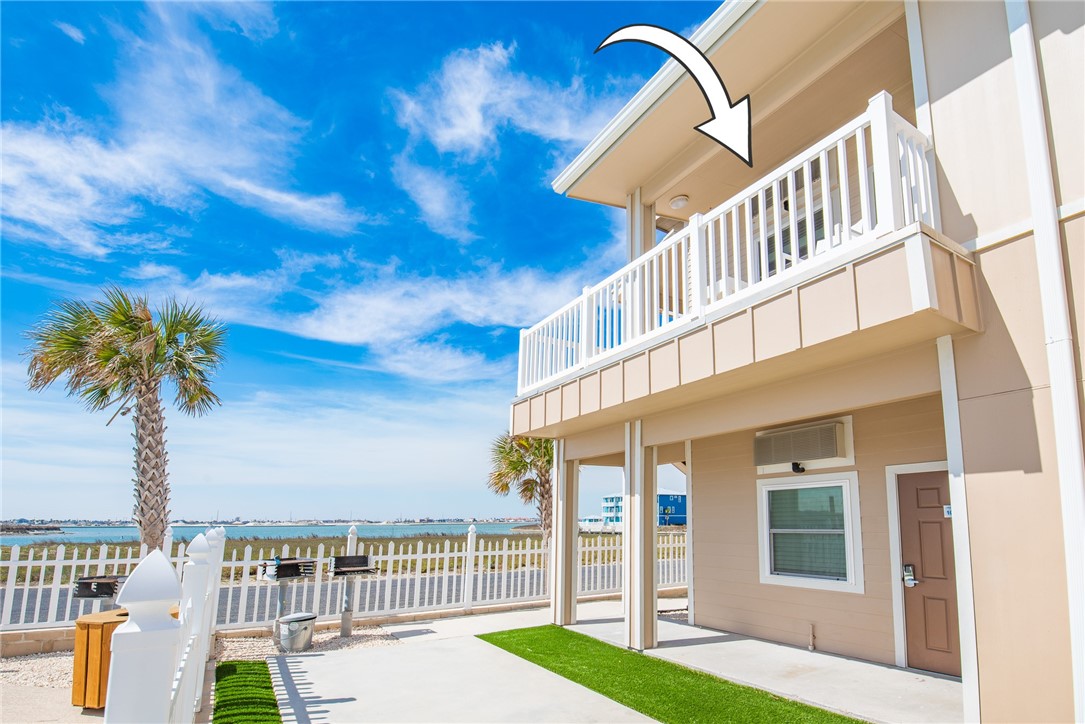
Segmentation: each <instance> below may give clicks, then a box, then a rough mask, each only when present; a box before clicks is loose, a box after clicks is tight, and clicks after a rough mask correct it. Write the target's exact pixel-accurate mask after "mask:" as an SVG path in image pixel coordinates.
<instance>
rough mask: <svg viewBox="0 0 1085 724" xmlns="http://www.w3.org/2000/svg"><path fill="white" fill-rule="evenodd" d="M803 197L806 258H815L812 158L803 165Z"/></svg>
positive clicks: (815, 233) (815, 231) (815, 234)
mask: <svg viewBox="0 0 1085 724" xmlns="http://www.w3.org/2000/svg"><path fill="white" fill-rule="evenodd" d="M802 197H803V216H804V218H805V222H806V258H807V259H813V258H814V252H815V251H816V250H817V239H816V238H815V237H817V230H816V229H815V228H814V227H815V224H814V162H813V161H812V160H809V161H806V162H805V163H803V165H802ZM823 218H824V217H823ZM800 258H801V257H800Z"/></svg>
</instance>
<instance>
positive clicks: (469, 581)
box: [463, 525, 475, 611]
mask: <svg viewBox="0 0 1085 724" xmlns="http://www.w3.org/2000/svg"><path fill="white" fill-rule="evenodd" d="M474 589H475V526H473V525H472V526H471V527H470V528H468V529H467V550H466V551H465V552H464V556H463V610H464V611H470V610H471V604H472V602H473V601H474V598H475V591H474Z"/></svg>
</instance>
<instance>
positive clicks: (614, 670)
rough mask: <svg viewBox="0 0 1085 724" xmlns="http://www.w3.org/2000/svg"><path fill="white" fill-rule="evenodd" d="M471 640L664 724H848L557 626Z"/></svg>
mask: <svg viewBox="0 0 1085 724" xmlns="http://www.w3.org/2000/svg"><path fill="white" fill-rule="evenodd" d="M479 638H480V639H482V640H483V641H488V642H489V643H491V644H493V645H494V646H498V647H500V648H502V649H505V650H506V651H508V652H509V653H513V654H516V655H517V656H519V657H521V658H523V659H527V660H528V661H530V662H532V663H533V664H537V665H539V666H541V667H543V668H544V669H549V670H550V671H553V672H554V673H555V674H559V675H561V676H564V677H565V678H566V679H569V680H571V681H575V682H576V683H578V684H581V685H582V686H586V687H587V688H589V689H592V690H594V691H597V692H599V693H600V694H602V695H603V696H606V697H608V698H610V699H613V700H614V701H616V702H618V703H620V704H624V705H625V706H628V707H629V708H630V709H635V710H637V711H639V712H640V713H641V714H645V715H647V716H650V717H652V718H653V719H656V720H658V721H661V722H665V723H670V722H675V723H676V724H678V723H681V724H685V723H686V722H853V721H855V720H854V719H849V718H848V717H845V716H841V715H839V714H834V713H833V712H829V711H825V710H824V709H818V708H816V707H813V706H809V705H807V704H801V703H799V702H797V701H791V700H790V699H783V698H781V697H779V696H775V695H773V694H769V693H768V692H765V691H761V690H760V689H753V688H750V687H748V686H740V685H739V684H734V683H732V682H730V681H724V680H723V679H720V678H717V677H715V676H711V675H709V674H705V673H702V672H700V671H694V670H692V669H687V668H686V667H684V666H679V665H678V664H674V663H671V662H670V661H663V660H662V659H656V658H653V657H651V656H645V655H644V654H641V653H638V652H636V651H629V650H626V649H621V648H618V647H617V646H612V645H610V644H608V643H604V642H602V641H599V640H598V639H593V638H591V637H590V636H585V635H583V634H579V633H576V632H575V631H570V630H569V629H566V628H561V627H560V626H536V627H534V628H522V629H516V630H514V631H499V632H497V633H490V634H482V635H481V636H479Z"/></svg>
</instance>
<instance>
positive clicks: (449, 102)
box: [390, 42, 632, 243]
mask: <svg viewBox="0 0 1085 724" xmlns="http://www.w3.org/2000/svg"><path fill="white" fill-rule="evenodd" d="M515 57H516V45H515V44H504V43H500V42H495V43H490V44H488V45H482V46H479V47H477V48H463V49H460V50H457V51H455V52H453V53H451V54H450V55H448V56H447V57H445V59H444V60H443V61H442V63H441V66H440V68H439V69H438V71H437V72H436V73H435V74H434V75H433V76H432V77H431V78H429V79H428V80H427V81H426V82H424V83H422V84H421V85H419V86H418V87H416V88H415V89H414V90H412V91H404V90H399V89H394V90H391V91H390V96H391V99H392V103H393V105H394V107H395V110H396V120H397V122H398V123H399V125H400V126H401V127H403V128H405V129H407V131H408V133H409V138H408V142H407V148H406V149H405V150H404V151H403V152H402V153H401V154H400V155H399V156H397V157H396V160H395V162H394V165H393V168H392V174H393V178H394V180H395V182H396V185H397V186H399V187H400V188H401V189H403V190H404V191H406V192H407V194H408V196H410V197H411V199H412V200H413V201H414V202H415V204H417V205H418V208H419V210H420V212H421V217H422V220H423V221H424V222H425V223H426V225H427V226H429V228H430V229H432V230H433V231H434V232H436V233H438V234H441V235H443V236H446V237H448V238H450V239H454V240H456V241H459V242H461V243H463V242H466V241H470V240H471V239H473V238H475V234H474V233H473V232H471V231H470V222H471V200H470V197H469V195H468V193H467V192H466V190H465V188H464V186H463V184H461V183H460V181H459V180H458V179H457V178H456V175H455V169H457V168H459V167H461V166H463V165H464V164H474V163H477V162H479V161H482V160H487V159H490V158H492V157H494V156H497V155H499V151H500V140H499V135H500V134H501V133H502V132H503V131H510V132H516V133H520V134H527V135H530V136H534V137H536V138H539V139H541V140H543V141H545V142H547V143H548V144H550V145H551V148H550V150H549V151H548V152H547V156H548V159H549V163H548V164H544V165H543V168H546V169H548V170H547V173H549V172H550V170H552V169H553V168H560V166H561V165H562V164H563V163H564V162H565V161H567V160H568V158H569V157H571V156H572V154H573V153H574V152H575V151H576V150H578V148H579V147H580V146H581V145H583V144H584V143H586V142H587V141H589V140H590V139H591V138H592V137H593V136H594V135H595V133H596V132H597V131H598V130H599V129H600V128H602V127H603V125H604V124H605V123H606V121H607V120H608V119H609V118H610V117H611V115H612V114H613V112H614V111H616V110H617V109H618V108H619V107H620V106H621V104H622V102H623V101H624V100H625V97H626V95H627V94H626V92H625V91H626V90H631V88H632V86H631V85H630V88H629V89H626V88H625V87H624V86H623V87H622V88H608V89H607V91H605V92H603V93H592V92H590V91H589V90H588V88H587V87H586V86H585V84H584V81H583V79H582V78H581V77H579V76H573V77H572V78H571V79H569V81H568V82H567V83H561V82H555V81H551V80H547V79H544V78H541V77H538V76H533V75H530V74H528V73H524V72H521V71H519V70H517V69H516V68H515V67H514V61H515ZM422 142H426V143H428V144H430V145H431V146H433V148H434V149H436V150H437V151H438V152H439V153H440V154H444V155H445V156H447V157H449V158H447V159H443V162H442V167H441V169H440V170H438V169H436V168H432V167H429V166H425V165H422V164H420V163H418V162H416V161H414V160H412V156H413V154H414V151H415V150H416V149H417V147H418V145H419V144H420V143H422Z"/></svg>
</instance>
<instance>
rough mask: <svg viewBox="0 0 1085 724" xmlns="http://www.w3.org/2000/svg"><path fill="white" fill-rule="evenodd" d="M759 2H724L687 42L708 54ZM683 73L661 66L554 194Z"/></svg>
mask: <svg viewBox="0 0 1085 724" xmlns="http://www.w3.org/2000/svg"><path fill="white" fill-rule="evenodd" d="M763 2H764V0H727V1H726V2H724V3H723V4H722V5H720V7H718V8H717V9H716V11H715V12H714V13H712V15H710V16H709V18H708V19H707V20H705V22H704V24H702V25H701V27H699V28H697V30H696V31H695V32H694V33H693V35H692V36H691V37H690V42H692V43H693V44H694V45H696V46H697V47H698V48H700V49H701V50H702V51H703V52H705V53H707V52H709V51H710V50H711V49H712V47H713V46H714V45H716V43H717V42H719V40H720V38H722V37H723V35H724V33H726V32H727V31H728V30H730V29H731V27H733V26H734V24H735V23H737V22H738V21H739V20H740V19H741V18H743V17H744V16H745V15H746V14H747V13H749V12H752V11H754V10H755V9H756V8H757V7H758V6H760V5H761V4H763ZM685 73H686V70H685V68H683V67H682V66H681V65H679V64H678V63H677V62H676V61H674V60H673V59H672V60H668V61H667V62H666V63H664V65H663V67H662V68H660V69H659V71H658V72H657V73H656V74H655V75H653V76H652V77H651V79H650V80H649V81H648V82H647V83H645V84H644V86H643V87H642V88H641V89H640V90H639V91H637V94H636V95H635V96H633V98H632V99H631V100H630V101H629V102H628V103H626V104H625V106H624V107H623V108H622V109H621V110H620V111H618V113H617V115H615V116H614V117H613V118H611V119H610V121H609V122H608V123H607V125H606V126H604V127H603V130H602V131H600V132H599V133H598V134H597V135H596V136H595V138H593V139H592V140H591V142H590V143H589V144H588V145H587V146H586V147H585V148H584V150H583V151H581V152H580V154H579V155H578V156H577V157H576V158H575V159H573V161H572V163H570V164H569V165H568V166H566V167H565V169H564V170H563V171H562V172H561V173H559V174H558V175H557V177H556V178H555V179H554V180H553V182H552V183H551V186H552V187H553V189H554V191H556V192H557V193H559V194H564V193H567V192H568V191H569V190H570V189H572V188H573V187H574V186H575V185H576V184H577V183H578V182H579V181H580V179H582V178H583V177H584V175H585V174H587V173H588V171H590V170H591V169H592V167H593V166H595V164H596V163H597V162H598V161H599V160H600V159H602V158H603V157H604V156H606V155H607V154H608V153H609V152H610V150H611V149H612V148H614V146H615V145H617V143H618V142H619V141H620V140H621V139H622V138H623V137H624V136H625V135H626V134H627V133H629V131H631V130H632V129H633V128H634V127H636V125H637V124H638V123H639V122H640V120H641V119H642V118H644V116H645V115H647V114H648V112H649V111H650V110H651V109H652V108H653V107H654V106H655V105H656V104H657V103H659V101H661V100H662V99H663V98H664V97H665V96H666V95H667V94H668V93H669V92H670V91H671V89H672V88H674V86H675V84H677V83H678V82H679V81H680V80H681V79H682V77H683V76H684V75H685Z"/></svg>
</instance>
